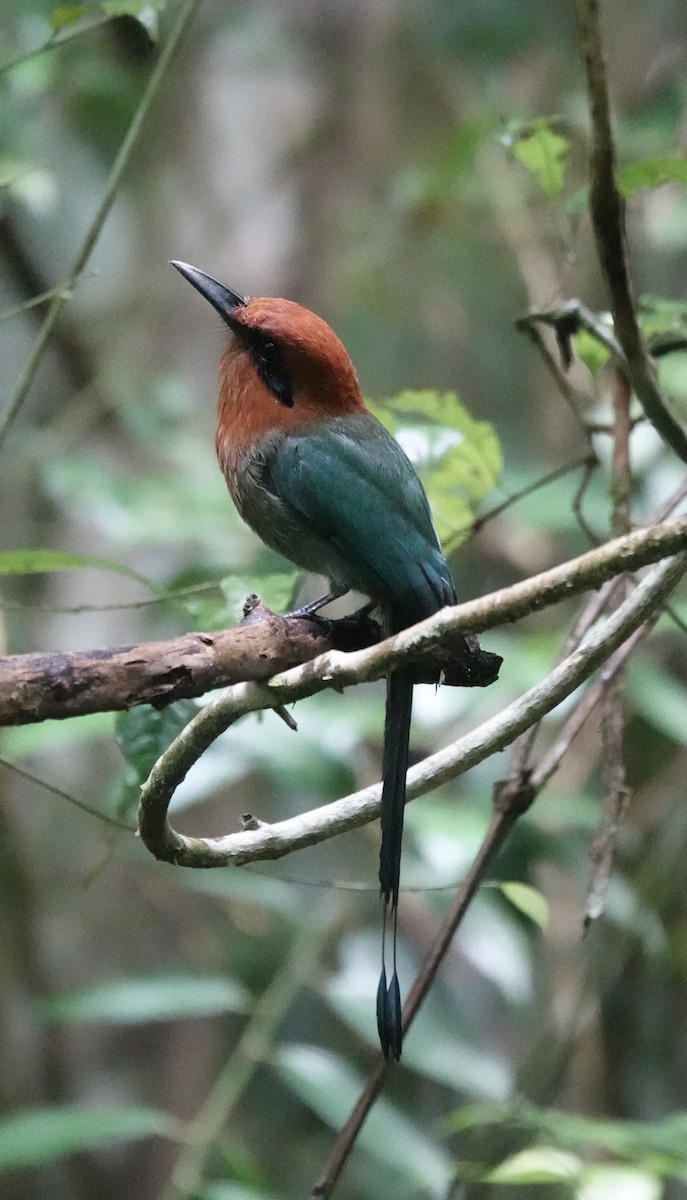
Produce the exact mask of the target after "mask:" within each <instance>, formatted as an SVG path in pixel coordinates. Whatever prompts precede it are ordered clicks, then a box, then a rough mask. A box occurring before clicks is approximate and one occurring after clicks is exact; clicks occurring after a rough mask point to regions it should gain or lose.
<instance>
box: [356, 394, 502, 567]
mask: <svg viewBox="0 0 687 1200" xmlns="http://www.w3.org/2000/svg"><path fill="white" fill-rule="evenodd" d="M370 408H371V409H372V411H373V412H374V413H375V415H376V416H377V417H378V418H379V419H380V420H381V421H382V423H383V424H384V425H385V426H386V428H387V429H389V430H390V432H391V433H393V434H395V435H398V437H399V441H400V442H401V444H402V445H403V447H404V449H405V450H406V451H407V452H408V453H409V454H410V457H411V458H412V459H413V463H414V465H415V467H416V469H417V471H418V474H419V475H420V478H421V479H422V482H423V484H424V486H425V490H426V492H427V496H428V498H429V502H430V505H431V507H432V512H433V515H434V520H435V524H436V527H437V532H438V534H439V538H440V540H441V541H442V542H443V543H444V544H445V549H446V551H447V552H448V551H450V550H452V549H454V548H455V547H456V546H457V545H459V544H460V542H462V541H463V540H464V539H465V537H466V536H467V533H468V531H469V529H470V527H471V525H472V521H473V517H474V512H475V509H476V508H477V505H478V504H479V503H480V501H481V500H482V499H483V498H484V497H485V496H486V495H487V494H488V493H489V492H490V491H492V489H493V488H494V487H496V485H497V483H498V480H499V477H500V474H501V470H502V467H503V458H502V454H501V446H500V443H499V440H498V438H497V436H496V433H495V432H494V428H493V426H492V425H490V424H489V422H488V421H478V420H476V419H475V418H474V417H473V416H472V415H471V414H470V413H469V412H468V411H467V409H466V408H465V407H464V406H463V405H462V404H461V403H460V400H459V399H458V397H457V395H456V393H455V392H435V391H430V390H424V391H404V392H401V393H399V395H397V396H394V397H393V398H392V399H390V400H387V401H384V402H383V403H376V404H375V403H370Z"/></svg>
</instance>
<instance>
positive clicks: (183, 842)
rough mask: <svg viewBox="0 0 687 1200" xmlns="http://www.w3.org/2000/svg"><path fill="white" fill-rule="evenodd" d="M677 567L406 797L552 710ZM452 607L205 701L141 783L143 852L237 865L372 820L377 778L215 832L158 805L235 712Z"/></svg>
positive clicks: (289, 695) (346, 662)
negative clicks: (290, 811)
mask: <svg viewBox="0 0 687 1200" xmlns="http://www.w3.org/2000/svg"><path fill="white" fill-rule="evenodd" d="M623 540H624V539H623ZM592 553H593V554H597V553H598V551H593V552H592ZM686 569H687V551H683V552H682V553H681V554H679V555H677V556H676V557H675V558H671V559H669V560H668V562H666V563H662V564H661V565H660V566H658V567H655V568H654V569H653V571H652V572H651V573H650V574H649V575H647V576H646V578H645V579H643V580H642V582H641V583H640V584H639V585H638V587H637V588H636V590H635V591H634V592H633V594H632V595H631V596H630V597H629V599H627V600H626V601H625V603H624V604H622V605H621V607H620V608H619V609H618V610H617V611H616V612H615V613H614V614H613V615H612V616H611V617H609V618H608V620H607V621H606V623H605V624H604V625H603V626H602V627H601V628H600V629H598V630H596V631H595V632H594V633H593V634H592V635H591V636H590V637H589V639H588V641H587V642H586V644H585V645H584V646H582V647H580V648H579V649H577V650H575V651H573V653H572V654H571V655H570V656H569V657H568V658H566V659H565V661H564V662H563V663H561V664H559V666H557V667H555V668H554V669H553V670H552V671H551V673H550V674H549V675H548V676H547V677H546V679H544V680H542V681H541V682H540V683H538V684H537V685H536V686H535V687H533V688H531V689H530V690H529V691H528V692H526V693H525V694H524V695H523V696H521V697H520V699H519V700H516V701H515V702H514V703H513V704H511V705H509V706H508V708H506V709H505V710H504V711H503V712H502V713H500V714H498V716H496V717H492V718H491V720H489V721H487V722H485V723H484V724H483V725H481V726H480V727H479V728H478V729H476V730H474V731H473V732H472V733H470V734H468V735H467V736H466V737H463V738H461V739H459V741H457V742H455V743H454V744H453V745H452V746H450V747H448V748H447V749H445V750H442V751H439V752H438V753H437V754H433V755H431V756H430V757H429V758H427V759H425V760H424V761H423V762H422V763H420V764H418V765H417V766H416V767H413V768H412V769H411V770H410V771H409V772H408V799H414V798H415V797H416V796H420V795H424V793H425V792H427V791H429V790H430V789H432V788H434V787H438V786H439V784H441V783H445V782H446V781H447V780H449V779H454V778H455V777H456V776H457V775H460V774H463V773H464V772H465V771H467V770H468V769H469V768H470V767H473V766H475V765H476V764H477V763H478V762H482V761H483V759H485V758H487V757H488V756H489V755H490V754H493V753H494V752H495V751H496V750H502V749H503V748H504V747H505V746H507V745H509V744H510V743H511V742H512V741H513V739H514V738H515V737H517V736H518V734H520V733H522V732H523V731H524V730H525V729H527V728H529V726H530V725H531V724H533V722H535V721H538V720H539V719H540V717H542V716H543V715H544V714H545V713H547V712H550V711H551V709H552V708H555V707H556V705H557V704H559V703H560V702H561V700H563V699H564V698H565V697H566V696H568V695H570V693H571V692H572V691H574V690H575V688H576V687H578V686H579V684H580V683H582V682H583V681H584V680H585V679H586V678H587V677H588V676H589V675H590V674H591V673H592V671H594V670H596V668H597V667H598V666H600V665H601V663H603V662H604V661H605V659H607V658H608V657H609V656H610V655H611V654H612V653H613V651H614V650H615V649H616V648H617V647H618V646H620V645H621V644H622V643H623V642H624V641H625V639H626V638H628V637H629V636H630V635H631V634H632V633H633V632H634V630H635V629H636V628H637V627H638V626H639V625H641V624H642V623H643V622H644V621H645V620H646V619H647V618H648V617H650V616H651V614H652V613H653V612H654V611H655V610H656V608H657V607H658V606H660V604H661V603H662V602H663V600H664V599H665V597H666V595H667V594H668V593H669V592H670V591H672V589H673V588H674V587H675V585H676V583H677V582H678V580H679V579H680V577H681V576H682V574H683V573H684V571H685V570H686ZM509 590H512V589H509ZM459 611H460V610H459V609H446V610H444V612H442V613H439V614H438V615H437V617H435V618H430V620H428V621H424V622H422V624H420V625H416V626H415V627H414V628H413V629H409V630H405V631H404V632H403V633H401V634H398V635H397V636H396V637H393V638H389V639H388V641H386V642H383V643H382V644H381V645H379V646H373V647H371V648H370V649H369V650H361V651H357V652H356V653H354V654H348V655H344V654H336V653H331V654H326V655H323V656H322V658H320V659H317V660H316V661H315V662H314V663H306V664H305V665H304V666H302V667H297V668H294V669H293V670H291V671H288V672H286V673H285V674H284V675H282V676H280V677H278V678H277V679H273V680H271V681H270V683H269V684H267V685H265V684H254V683H244V684H239V685H237V686H236V687H234V688H230V689H228V691H227V692H225V693H224V694H223V695H222V696H220V697H218V698H217V699H216V700H212V701H210V703H209V704H208V705H207V706H206V707H205V708H204V709H203V710H202V712H200V713H199V714H198V716H197V717H195V718H194V719H193V720H192V721H191V722H190V723H189V724H188V725H187V726H186V728H185V729H184V730H183V731H182V733H181V734H180V735H179V737H178V738H176V740H175V741H174V742H173V743H172V745H171V746H170V747H169V748H168V750H166V751H165V753H164V754H163V755H162V756H161V758H160V759H158V761H157V763H156V765H155V767H154V768H153V770H152V772H151V774H150V777H149V779H148V781H147V783H146V784H145V785H144V787H143V789H142V792H141V804H140V808H139V832H140V834H141V837H142V839H143V842H144V843H145V845H146V846H147V848H148V849H149V850H150V852H151V853H152V854H154V855H155V857H156V858H160V859H163V860H164V861H166V862H171V863H174V864H176V865H178V866H187V867H203V868H204V867H220V866H227V865H229V864H234V865H237V866H238V865H240V864H241V863H245V862H252V861H255V860H257V859H265V858H270V859H272V858H280V857H282V856H283V855H285V854H289V853H291V852H292V851H293V850H297V849H300V848H301V847H303V846H309V845H312V844H313V843H315V842H319V841H322V840H324V839H325V838H328V837H332V836H334V835H335V834H338V833H342V832H343V831H344V830H347V829H353V828H356V827H357V826H359V825H363V824H365V823H366V822H367V821H370V820H372V819H373V818H374V817H375V816H377V815H378V812H379V798H380V792H381V789H380V786H379V785H375V786H374V787H370V788H365V789H364V790H363V791H361V792H357V793H354V794H353V795H352V796H348V797H346V798H345V799H343V800H338V801H336V802H335V803H334V804H329V805H325V806H324V807H322V808H319V809H315V810H313V811H312V812H309V813H302V814H300V815H299V816H298V817H293V818H291V819H290V820H288V821H281V822H279V823H278V824H276V825H263V824H261V823H259V822H258V823H257V828H254V827H253V828H250V829H247V830H244V831H243V832H241V833H235V834H229V835H227V836H225V837H219V838H198V837H186V836H184V835H182V834H179V833H177V832H176V831H175V830H173V829H172V828H171V826H170V825H169V822H168V820H167V809H168V806H169V802H170V800H171V797H172V795H173V793H174V791H175V789H176V788H177V787H178V785H179V783H181V781H182V780H183V779H184V777H185V776H186V774H187V772H188V771H189V770H190V768H191V766H192V765H193V763H194V762H196V761H197V760H198V758H200V755H201V754H202V753H203V752H204V751H205V750H206V749H207V748H208V746H209V745H211V744H212V742H213V741H214V740H215V739H216V738H217V737H218V736H219V734H220V733H222V732H224V730H226V729H227V728H229V726H230V725H231V724H233V723H234V721H236V720H238V719H239V717H241V716H244V715H245V714H246V713H249V712H254V711H256V710H258V709H261V708H271V707H273V706H274V703H275V700H277V701H278V702H279V703H283V704H288V703H291V702H293V701H295V700H300V699H303V698H304V697H305V696H310V695H312V694H313V693H314V692H316V691H320V690H321V689H322V688H323V687H326V686H332V687H341V686H345V685H348V684H351V683H359V682H361V681H363V680H369V679H376V678H379V677H380V676H381V675H384V674H386V673H387V671H388V670H389V668H390V667H391V666H393V665H394V664H395V663H396V662H398V661H399V660H400V659H401V658H402V657H403V656H404V655H406V654H407V653H408V652H409V651H410V650H411V649H413V648H417V646H418V644H420V643H422V641H423V639H426V640H427V641H430V640H431V639H433V638H434V637H435V636H437V635H436V633H435V627H436V624H437V618H443V621H444V622H447V621H450V619H451V617H452V614H453V613H455V612H459Z"/></svg>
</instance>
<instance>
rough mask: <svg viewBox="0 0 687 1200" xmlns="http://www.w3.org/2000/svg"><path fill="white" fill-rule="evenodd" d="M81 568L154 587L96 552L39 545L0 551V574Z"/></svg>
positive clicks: (43, 573)
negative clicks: (30, 547) (24, 548)
mask: <svg viewBox="0 0 687 1200" xmlns="http://www.w3.org/2000/svg"><path fill="white" fill-rule="evenodd" d="M84 567H97V568H98V569H99V570H101V571H113V572H114V573H115V574H117V575H126V577H127V578H128V579H136V580H138V582H139V583H142V584H144V585H145V587H147V588H151V590H153V589H152V585H151V584H150V583H149V582H148V580H147V579H145V578H144V576H143V575H139V574H138V572H137V571H132V570H130V569H129V568H128V567H123V566H121V564H120V563H115V562H111V561H110V559H108V558H100V557H98V556H97V555H91V554H87V555H83V554H69V553H68V552H67V551H66V550H45V549H40V548H38V549H35V550H33V549H29V550H3V551H0V575H48V574H51V573H52V572H53V571H74V570H78V569H80V568H84Z"/></svg>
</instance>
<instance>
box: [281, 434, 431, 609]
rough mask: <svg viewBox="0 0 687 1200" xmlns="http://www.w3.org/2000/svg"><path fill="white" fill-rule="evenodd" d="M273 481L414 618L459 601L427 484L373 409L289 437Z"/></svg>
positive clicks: (378, 594)
mask: <svg viewBox="0 0 687 1200" xmlns="http://www.w3.org/2000/svg"><path fill="white" fill-rule="evenodd" d="M263 482H264V485H265V486H266V487H267V488H268V489H269V490H270V491H271V492H272V493H273V495H275V496H276V497H277V498H278V500H279V501H280V503H281V504H283V505H285V506H287V508H290V509H291V510H294V511H295V514H296V515H297V519H298V521H299V522H303V523H305V525H306V526H307V527H308V529H309V530H311V531H312V533H313V534H314V535H316V536H317V537H318V538H319V539H320V540H321V541H322V542H324V543H326V544H327V545H329V546H331V547H332V549H333V550H335V552H336V553H337V555H338V556H339V557H340V558H342V559H344V560H345V561H346V562H347V563H348V564H350V568H351V575H352V577H353V578H354V580H356V581H359V582H354V583H353V584H352V586H357V587H360V588H361V590H363V589H364V590H365V591H366V592H367V593H368V594H369V595H371V596H373V597H374V598H375V599H378V600H385V601H387V602H388V603H389V604H390V605H391V606H392V607H393V608H394V609H395V610H396V611H397V612H398V613H399V614H400V615H401V616H402V617H403V618H404V619H405V620H406V621H407V622H408V623H411V622H414V621H417V620H420V619H422V618H423V617H425V616H429V615H430V614H431V613H433V612H436V611H437V609H439V608H441V607H443V605H445V604H451V603H455V589H454V586H453V581H452V580H451V575H450V572H449V569H448V566H447V563H446V560H445V558H444V555H443V553H442V551H441V547H440V545H439V541H438V538H437V535H436V531H435V529H434V525H433V523H432V516H431V512H430V509H429V504H428V502H427V497H426V496H425V492H424V489H423V487H422V484H421V483H420V480H419V479H418V477H417V475H416V473H415V470H414V468H413V466H412V464H411V462H410V460H409V459H408V458H407V456H406V455H405V454H404V452H403V450H402V449H401V447H400V446H399V445H398V443H397V442H396V441H395V439H394V438H393V437H392V436H391V434H389V433H388V432H387V430H386V429H385V428H384V427H383V425H381V424H380V423H379V422H378V421H377V420H376V418H375V417H373V416H372V415H371V414H365V415H361V416H359V417H339V418H334V419H332V420H329V421H322V422H318V423H317V424H312V425H308V426H304V427H303V428H302V430H301V431H299V432H295V433H291V434H287V435H286V436H285V437H284V438H282V439H280V441H279V443H278V444H277V445H276V446H275V447H274V449H273V451H272V453H271V454H270V455H269V457H268V458H267V460H266V462H265V466H264V472H263Z"/></svg>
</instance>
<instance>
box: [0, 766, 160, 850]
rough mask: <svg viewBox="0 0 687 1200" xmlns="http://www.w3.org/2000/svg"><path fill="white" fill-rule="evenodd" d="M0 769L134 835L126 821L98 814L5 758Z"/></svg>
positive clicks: (133, 828) (73, 797)
mask: <svg viewBox="0 0 687 1200" xmlns="http://www.w3.org/2000/svg"><path fill="white" fill-rule="evenodd" d="M0 767H4V768H5V770H7V771H12V772H13V773H14V774H15V775H20V776H21V778H22V779H25V780H27V782H28V783H34V784H35V785H36V787H39V788H42V789H43V791H44V792H50V794H51V796H57V798H58V800H66V802H67V804H71V805H73V807H74V808H78V809H80V810H81V812H85V813H88V815H89V817H95V818H96V820H98V821H102V822H103V824H105V825H111V826H113V827H114V828H115V829H123V830H124V831H125V833H136V826H135V825H129V824H128V823H127V822H126V821H120V820H119V818H118V817H111V816H109V814H108V813H104V812H100V811H99V810H98V809H97V808H92V807H91V805H90V804H86V802H85V800H79V799H77V797H76V796H70V795H69V792H63V791H62V789H61V788H58V787H55V785H54V784H52V783H48V782H47V781H46V780H45V779H39V778H38V776H37V775H32V774H31V772H30V771H26V770H25V769H24V768H23V767H18V766H17V764H16V763H11V762H8V761H7V759H6V758H0Z"/></svg>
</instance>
